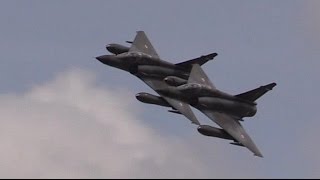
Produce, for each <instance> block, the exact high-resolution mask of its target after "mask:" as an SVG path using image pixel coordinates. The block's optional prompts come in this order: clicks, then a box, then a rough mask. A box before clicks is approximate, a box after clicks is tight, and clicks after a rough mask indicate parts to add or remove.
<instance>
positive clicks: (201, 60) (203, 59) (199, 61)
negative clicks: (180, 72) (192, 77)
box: [175, 53, 218, 71]
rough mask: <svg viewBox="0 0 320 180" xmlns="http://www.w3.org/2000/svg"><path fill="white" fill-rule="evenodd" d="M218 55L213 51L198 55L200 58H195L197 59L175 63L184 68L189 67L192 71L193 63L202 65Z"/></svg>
mask: <svg viewBox="0 0 320 180" xmlns="http://www.w3.org/2000/svg"><path fill="white" fill-rule="evenodd" d="M217 55H218V54H217V53H211V54H208V55H205V56H201V57H198V58H195V59H191V60H188V61H184V62H181V63H177V64H175V65H177V66H179V67H182V68H185V69H188V70H190V71H191V69H192V65H194V64H199V65H200V66H202V65H203V64H205V63H207V62H208V61H209V60H212V59H214V57H216V56H217Z"/></svg>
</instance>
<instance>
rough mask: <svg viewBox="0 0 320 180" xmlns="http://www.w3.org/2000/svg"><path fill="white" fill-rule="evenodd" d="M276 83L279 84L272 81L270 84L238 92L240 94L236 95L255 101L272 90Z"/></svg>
mask: <svg viewBox="0 0 320 180" xmlns="http://www.w3.org/2000/svg"><path fill="white" fill-rule="evenodd" d="M276 85H277V84H276V83H270V84H268V85H265V86H260V87H259V88H256V89H253V90H250V91H248V92H245V93H242V94H238V95H236V97H238V98H241V99H244V100H247V101H250V102H255V101H256V100H257V99H259V98H260V97H261V96H263V95H264V94H265V93H267V92H268V91H270V90H272V89H273V88H274V87H275V86H276Z"/></svg>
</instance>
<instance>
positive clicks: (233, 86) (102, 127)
mask: <svg viewBox="0 0 320 180" xmlns="http://www.w3.org/2000/svg"><path fill="white" fill-rule="evenodd" d="M319 8H320V3H319V1H311V0H309V1H308V0H305V1H294V0H290V1H272V0H270V1H253V0H251V1H249V0H246V1H245V0H243V1H226V0H224V1H211V0H210V1H205V0H203V1H195V0H193V1H187V0H180V1H178V0H175V1H169V0H164V1H149V0H145V1H142V0H135V1H119V0H114V1H102V0H101V1H98V0H94V1H85V0H55V1H49V0H46V1H44V0H28V1H18V0H10V1H9V0H7V1H6V0H2V1H0V25H1V26H0V27H1V28H0V49H1V53H0V82H1V83H0V115H1V120H0V142H1V143H0V159H1V161H0V167H1V168H0V177H2V178H7V177H9V178H16V177H18V178H19V177H25V178H60V177H63V178H111V177H116V178H122V177H125V178H136V177H151V178H161V177H165V178H166V177H177V178H194V177H200V178H218V177H222V178H230V177H231V178H232V177H234V178H256V177H258V178H313V177H319V176H320V168H319V167H320V145H319V142H318V137H320V132H319V130H318V129H319V127H320V122H319V118H318V112H319V107H320V103H319V102H320V98H319V91H320V85H319V68H320V62H319V60H320V20H319V19H320V13H319ZM138 30H144V31H145V32H146V34H147V36H148V37H149V39H150V41H151V42H152V43H153V46H154V47H155V48H156V49H157V51H158V53H159V55H160V56H161V57H162V58H163V59H165V60H167V61H169V62H173V63H177V62H181V61H185V60H188V59H191V58H195V57H198V56H201V55H204V54H208V53H212V52H217V53H218V54H219V55H218V56H217V57H216V58H215V60H214V61H211V62H208V63H207V64H205V65H204V66H203V68H204V70H205V71H206V73H207V74H208V76H209V77H210V79H211V80H212V81H213V82H214V83H215V85H216V86H217V87H218V88H219V89H221V90H223V91H226V92H228V93H231V94H238V93H242V92H244V91H247V90H250V89H253V88H256V87H259V86H260V85H265V84H268V83H270V82H276V83H277V84H278V86H276V87H275V88H274V90H272V91H271V92H268V93H267V94H266V95H265V96H263V97H262V98H261V99H259V100H258V113H257V115H256V116H255V117H253V118H246V120H245V122H244V123H243V126H244V127H245V129H246V130H247V132H248V134H249V135H250V136H251V137H252V139H253V140H254V141H255V143H256V145H257V146H258V147H259V149H260V150H261V152H262V154H263V155H264V158H258V157H254V156H253V155H252V153H251V152H250V151H248V150H247V149H245V148H240V147H238V146H232V145H229V144H228V142H227V141H225V140H221V139H217V138H209V137H205V136H202V135H200V134H199V133H198V132H197V131H196V126H194V125H192V124H190V122H189V121H188V120H186V118H184V117H182V116H179V115H176V114H170V113H168V112H167V109H166V108H164V107H158V106H151V105H147V104H142V103H140V102H138V101H137V100H136V99H135V96H134V95H135V94H136V93H139V92H149V93H154V92H153V91H152V90H151V89H150V88H149V87H148V86H147V85H145V84H144V83H143V82H142V81H140V80H139V79H137V78H135V77H133V76H132V75H130V74H128V73H126V72H124V71H121V70H118V69H114V68H111V67H108V66H105V65H103V64H101V63H100V62H98V61H96V60H95V59H94V57H96V56H99V55H103V54H107V52H106V50H105V45H106V44H108V43H121V44H124V43H125V41H127V40H133V38H134V36H135V35H136V31H138ZM195 112H196V115H197V116H198V119H199V120H200V121H201V123H203V124H210V125H214V123H213V122H212V121H210V120H209V119H208V118H206V117H205V116H203V115H202V114H201V113H199V112H198V111H196V110H195Z"/></svg>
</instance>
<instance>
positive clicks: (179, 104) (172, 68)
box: [96, 31, 217, 125]
mask: <svg viewBox="0 0 320 180" xmlns="http://www.w3.org/2000/svg"><path fill="white" fill-rule="evenodd" d="M128 43H131V47H130V48H128V47H125V46H122V45H119V44H110V45H108V46H107V47H106V48H107V50H108V51H109V52H111V53H113V55H103V56H99V57H96V59H97V60H99V61H100V62H102V63H103V64H106V65H109V66H112V67H115V68H118V69H121V70H124V71H127V72H130V73H131V74H133V75H135V76H136V77H138V78H139V79H141V80H142V81H143V82H145V83H146V84H147V85H148V86H149V87H151V88H152V89H153V90H155V91H156V92H158V91H157V90H158V89H165V88H167V87H169V86H170V85H172V86H178V85H182V84H185V83H187V80H188V78H189V74H190V71H191V69H192V65H193V64H199V65H203V64H205V63H206V62H208V61H209V60H212V59H213V58H214V57H215V56H217V53H211V54H208V55H205V56H201V57H198V58H195V59H191V60H188V61H185V62H181V63H178V64H173V63H170V62H168V61H164V60H162V59H160V57H159V55H158V53H157V52H156V50H155V49H154V47H153V46H152V44H151V43H150V41H149V39H148V38H147V36H146V34H145V33H144V32H143V31H138V32H137V35H136V37H135V39H134V41H133V42H128ZM158 94H159V95H160V96H155V95H152V94H148V93H138V94H137V95H136V98H137V99H138V100H139V101H142V102H145V103H150V104H157V105H161V106H167V107H170V108H172V109H171V110H169V112H173V113H178V114H183V115H184V116H186V117H187V118H188V119H189V120H190V121H191V122H192V123H194V124H197V125H200V123H199V121H198V120H197V118H196V116H195V115H194V113H193V112H192V110H191V108H190V106H189V104H187V103H186V102H183V101H181V100H179V99H175V98H172V97H167V96H166V95H163V94H161V93H160V92H158Z"/></svg>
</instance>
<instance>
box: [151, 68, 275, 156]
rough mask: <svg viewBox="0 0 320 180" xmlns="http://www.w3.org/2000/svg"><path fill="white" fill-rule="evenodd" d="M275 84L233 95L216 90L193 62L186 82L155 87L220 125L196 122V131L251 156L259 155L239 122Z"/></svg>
mask: <svg viewBox="0 0 320 180" xmlns="http://www.w3.org/2000/svg"><path fill="white" fill-rule="evenodd" d="M275 86H276V83H270V84H268V85H265V86H261V87H259V88H256V89H254V90H251V91H248V92H245V93H242V94H238V95H235V96H233V95H230V94H227V93H225V92H222V91H220V90H218V89H217V88H216V87H215V86H214V84H213V83H212V82H211V81H210V79H209V78H208V77H207V75H206V74H205V73H204V71H203V70H202V68H201V67H200V66H199V65H198V64H194V65H193V68H192V71H191V74H190V77H189V79H188V83H187V84H184V85H180V86H177V87H173V86H170V87H167V88H164V89H162V90H159V89H158V91H157V92H159V93H161V94H163V95H165V96H167V97H172V98H175V99H179V100H181V101H183V102H187V103H188V104H190V105H192V106H193V107H195V108H196V109H198V110H200V111H201V112H202V113H204V114H205V115H206V116H208V117H209V118H210V119H211V120H213V121H214V122H215V123H216V124H218V125H219V126H220V127H222V129H219V128H215V127H212V126H208V125H199V126H198V131H199V133H201V134H203V135H206V136H213V137H218V138H223V139H228V140H233V142H232V143H231V144H233V145H239V146H245V147H247V148H248V149H249V150H250V151H252V152H253V153H254V155H256V156H259V157H263V156H262V154H261V152H260V151H259V149H258V148H257V146H256V145H255V144H254V142H253V141H252V139H251V138H250V137H249V135H248V134H247V133H246V131H245V130H244V128H243V127H242V125H241V123H240V121H243V118H244V117H252V116H254V115H255V114H256V112H257V107H256V105H257V103H256V102H255V101H256V100H257V99H258V98H260V97H261V96H262V95H264V94H265V93H266V92H268V91H269V90H272V88H273V87H275Z"/></svg>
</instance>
